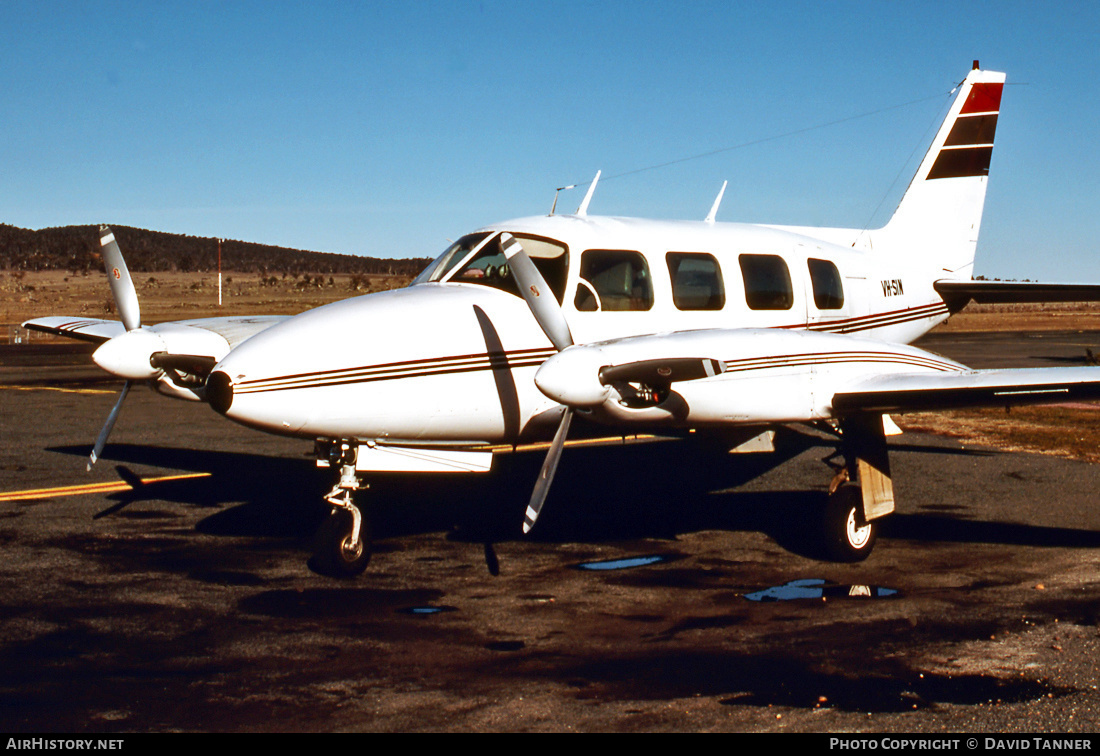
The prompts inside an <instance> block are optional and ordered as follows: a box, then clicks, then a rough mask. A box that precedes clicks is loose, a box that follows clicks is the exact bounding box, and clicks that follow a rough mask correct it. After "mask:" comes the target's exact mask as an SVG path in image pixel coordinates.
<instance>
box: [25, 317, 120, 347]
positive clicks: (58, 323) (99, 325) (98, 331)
mask: <svg viewBox="0 0 1100 756" xmlns="http://www.w3.org/2000/svg"><path fill="white" fill-rule="evenodd" d="M23 327H24V328H27V329H29V330H32V331H41V332H42V333H52V334H54V335H55V336H65V337H66V338H70V339H79V340H80V341H90V342H92V343H94V344H102V343H103V342H104V341H107V340H108V339H113V338H114V337H115V336H121V335H122V334H124V333H126V329H125V328H124V327H123V325H122V323H120V322H118V321H117V320H96V319H94V318H76V317H68V316H66V315H52V316H50V317H48V318H35V319H34V320H28V321H27V322H25V323H23Z"/></svg>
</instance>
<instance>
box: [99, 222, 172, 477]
mask: <svg viewBox="0 0 1100 756" xmlns="http://www.w3.org/2000/svg"><path fill="white" fill-rule="evenodd" d="M99 243H100V246H101V247H102V248H103V265H104V267H105V268H106V269H107V281H108V282H109V283H110V285H111V296H113V297H114V300H115V309H117V310H118V314H119V317H120V318H121V320H122V325H123V327H124V328H125V329H126V333H124V334H122V335H121V336H116V337H115V338H113V339H109V340H108V341H106V342H104V343H103V345H102V346H100V347H99V349H97V350H96V351H95V353H94V354H93V355H92V359H93V360H94V361H95V363H96V364H97V365H99V366H100V367H101V368H103V369H104V370H106V371H107V372H108V373H111V374H112V375H117V376H119V377H120V378H125V379H126V382H125V383H124V384H122V393H121V394H119V397H118V401H117V402H115V406H114V407H113V408H112V409H111V412H110V414H109V415H107V422H106V423H104V424H103V429H102V430H101V431H100V432H99V436H97V437H96V440H95V446H93V447H92V453H91V455H90V456H89V457H88V469H89V470H91V469H92V465H94V464H95V463H96V460H97V459H99V455H100V454H101V453H102V452H103V447H104V445H106V443H107V437H108V436H110V435H111V430H112V429H113V428H114V427H115V421H116V420H117V419H118V413H119V410H121V409H122V402H123V401H125V399H126V395H127V394H128V393H130V386H131V385H132V383H133V381H135V380H141V379H144V378H152V377H154V376H156V375H157V374H158V373H159V372H160V370H159V368H154V367H153V366H152V365H150V364H149V355H150V354H151V352H153V351H164V342H163V341H161V339H160V337H159V336H157V335H156V334H155V333H153V332H152V331H149V330H147V329H145V328H142V327H141V307H140V306H139V305H138V297H137V289H135V288H134V282H133V280H132V279H131V278H130V270H129V269H128V268H127V267H126V260H124V259H123V257H122V250H120V249H119V248H118V242H116V241H115V235H114V233H112V232H111V229H110V228H108V227H107V226H100V227H99Z"/></svg>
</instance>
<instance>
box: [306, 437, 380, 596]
mask: <svg viewBox="0 0 1100 756" xmlns="http://www.w3.org/2000/svg"><path fill="white" fill-rule="evenodd" d="M317 452H318V458H319V459H321V460H323V461H324V462H327V463H328V464H329V466H332V467H336V466H339V468H340V479H339V481H337V483H336V485H335V486H333V487H332V490H331V491H329V492H328V493H327V494H326V495H325V501H327V502H328V503H329V504H331V505H332V512H331V513H330V514H329V516H328V518H327V519H326V520H325V521H324V522H323V523H322V524H321V527H320V528H319V529H318V530H317V535H316V536H315V538H314V546H313V566H314V569H316V570H317V571H318V572H320V573H322V574H325V575H329V576H332V577H341V578H349V577H355V576H356V575H359V574H361V573H362V572H363V570H365V569H366V568H367V565H368V564H369V563H370V558H371V543H370V521H369V519H368V518H367V517H366V516H365V514H364V512H362V511H361V510H360V508H359V507H357V506H356V505H355V503H354V502H353V501H352V495H353V493H354V492H355V491H358V490H359V489H361V488H366V487H367V486H366V485H365V484H361V483H360V482H359V477H358V475H357V474H356V471H355V458H356V456H357V453H358V447H357V446H356V445H355V443H354V442H351V441H336V442H326V443H324V444H322V443H318V445H317Z"/></svg>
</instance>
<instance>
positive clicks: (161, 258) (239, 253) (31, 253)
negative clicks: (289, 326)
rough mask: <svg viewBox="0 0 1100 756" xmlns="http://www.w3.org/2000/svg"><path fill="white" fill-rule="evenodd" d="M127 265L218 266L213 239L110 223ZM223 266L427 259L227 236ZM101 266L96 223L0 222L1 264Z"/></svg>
mask: <svg viewBox="0 0 1100 756" xmlns="http://www.w3.org/2000/svg"><path fill="white" fill-rule="evenodd" d="M111 230H112V231H113V232H114V234H115V238H116V239H117V240H118V244H119V248H120V249H121V250H122V254H123V256H124V257H125V258H126V265H127V267H128V268H130V270H131V271H134V272H164V271H177V272H214V271H217V269H218V242H217V240H216V239H209V238H201V237H197V236H184V235H183V234H167V233H163V232H160V231H146V230H145V229H140V228H130V227H129V226H112V227H111ZM221 256H222V270H223V271H232V272H239V273H260V274H264V275H267V274H275V273H280V274H287V273H289V274H292V275H296V274H304V273H325V274H337V273H359V274H372V275H396V276H415V275H416V274H417V273H419V272H420V271H421V270H423V269H424V268H425V267H426V266H427V264H428V262H429V260H428V259H427V258H414V259H403V260H391V259H383V258H377V257H358V256H355V255H337V254H330V253H326V252H307V251H304V250H300V249H286V248H285V247H272V246H268V245H266V244H253V243H250V242H242V241H234V240H230V239H226V240H224V241H223V242H222V244H221ZM102 269H103V259H102V256H101V255H100V251H99V227H98V226H64V227H61V228H44V229H41V230H40V231H32V230H29V229H24V228H17V227H15V226H9V225H6V224H0V270H9V271H13V270H23V271H44V270H67V271H69V272H71V273H82V272H88V271H93V270H102Z"/></svg>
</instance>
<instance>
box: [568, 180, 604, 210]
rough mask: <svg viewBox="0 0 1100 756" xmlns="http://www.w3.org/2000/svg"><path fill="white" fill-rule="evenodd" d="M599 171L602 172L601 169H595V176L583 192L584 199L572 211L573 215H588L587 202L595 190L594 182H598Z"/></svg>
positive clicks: (590, 199)
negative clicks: (574, 211)
mask: <svg viewBox="0 0 1100 756" xmlns="http://www.w3.org/2000/svg"><path fill="white" fill-rule="evenodd" d="M601 173H603V171H596V178H594V179H592V183H591V185H589V187H588V192H587V193H585V195H584V199H583V200H581V204H580V206H579V207H578V208H577V212H576V213H574V215H578V216H580V217H581V218H583V217H585V216H586V215H588V203H589V202H591V201H592V195H593V194H595V192H596V184H598V183H600V174H601Z"/></svg>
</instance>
